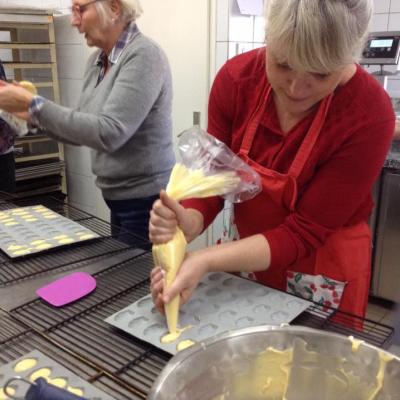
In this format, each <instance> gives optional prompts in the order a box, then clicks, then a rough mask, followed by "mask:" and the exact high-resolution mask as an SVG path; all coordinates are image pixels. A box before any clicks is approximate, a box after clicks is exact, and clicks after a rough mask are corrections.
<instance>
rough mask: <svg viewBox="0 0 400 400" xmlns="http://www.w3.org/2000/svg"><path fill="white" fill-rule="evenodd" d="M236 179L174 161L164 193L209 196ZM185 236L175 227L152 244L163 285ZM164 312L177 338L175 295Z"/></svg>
mask: <svg viewBox="0 0 400 400" xmlns="http://www.w3.org/2000/svg"><path fill="white" fill-rule="evenodd" d="M239 183H240V178H239V177H238V176H237V174H236V173H235V172H234V171H223V172H219V173H215V174H212V175H205V174H204V172H203V170H202V169H188V168H186V167H185V166H184V165H183V164H179V163H178V164H176V165H175V166H174V168H173V170H172V172H171V176H170V179H169V182H168V185H167V189H166V192H167V194H168V195H169V196H170V197H171V198H173V199H175V200H178V201H180V200H184V199H188V198H193V197H196V198H200V197H210V196H217V195H222V194H226V193H229V192H230V191H232V190H234V189H235V188H236V187H237V185H238V184H239ZM186 245H187V242H186V239H185V235H184V234H183V232H182V231H181V230H180V229H179V228H178V229H177V231H176V233H175V235H174V237H173V239H172V240H170V241H169V242H167V243H163V244H157V245H153V249H152V251H153V258H154V264H155V265H158V266H161V268H162V269H163V270H164V271H165V273H166V275H165V288H168V287H170V286H171V285H172V283H173V281H174V280H175V277H176V275H177V273H178V271H179V268H180V266H181V264H182V261H183V259H184V257H185V253H186ZM165 315H166V317H167V325H168V330H169V338H174V339H177V338H178V337H179V335H180V331H179V330H178V315H179V295H178V296H176V297H175V298H173V299H172V300H171V301H170V302H169V303H168V304H166V305H165Z"/></svg>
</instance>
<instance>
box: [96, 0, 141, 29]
mask: <svg viewBox="0 0 400 400" xmlns="http://www.w3.org/2000/svg"><path fill="white" fill-rule="evenodd" d="M118 1H119V2H120V3H121V15H120V19H122V20H123V21H124V22H130V21H135V20H136V19H137V18H139V17H140V16H141V15H142V13H143V9H142V6H141V5H140V1H139V0H118ZM95 5H96V8H97V12H98V13H99V15H100V18H101V20H102V22H103V24H105V25H109V24H111V22H112V20H111V16H110V12H109V11H110V4H109V2H108V1H98V2H97V3H95Z"/></svg>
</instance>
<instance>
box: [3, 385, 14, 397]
mask: <svg viewBox="0 0 400 400" xmlns="http://www.w3.org/2000/svg"><path fill="white" fill-rule="evenodd" d="M7 392H8V393H10V395H11V396H14V395H15V389H14V388H12V387H8V390H7ZM8 399H9V397H8V396H7V395H6V394H5V393H4V389H3V388H0V400H8Z"/></svg>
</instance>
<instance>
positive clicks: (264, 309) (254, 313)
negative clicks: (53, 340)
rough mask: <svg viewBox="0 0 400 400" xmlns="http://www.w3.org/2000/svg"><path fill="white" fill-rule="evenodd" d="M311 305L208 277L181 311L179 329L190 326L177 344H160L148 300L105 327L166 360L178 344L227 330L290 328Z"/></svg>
mask: <svg viewBox="0 0 400 400" xmlns="http://www.w3.org/2000/svg"><path fill="white" fill-rule="evenodd" d="M310 305H312V303H310V302H308V301H306V300H303V299H300V298H297V297H294V296H292V295H289V294H286V293H283V292H280V291H278V290H274V289H271V288H268V287H266V286H263V285H260V284H258V283H256V282H252V281H249V280H247V279H242V278H239V277H236V276H234V275H231V274H227V273H223V272H221V273H220V272H217V273H212V274H208V275H207V276H206V277H205V278H204V279H203V280H202V282H200V284H199V286H198V288H197V289H196V291H195V292H194V294H193V296H192V298H191V299H190V300H189V302H188V303H186V304H184V305H183V306H182V307H181V308H180V315H179V325H180V327H181V328H183V327H186V326H190V328H188V329H187V330H185V331H184V332H183V333H182V334H181V336H180V337H179V339H178V340H177V341H176V342H173V343H169V344H163V343H161V338H162V337H163V336H164V335H165V334H166V333H167V323H166V319H165V317H164V316H162V315H161V314H160V313H159V312H158V311H157V310H156V309H155V308H154V305H153V302H152V299H151V296H150V295H147V296H145V297H143V298H142V299H140V300H138V301H136V302H135V303H133V304H131V305H130V306H128V307H126V308H124V309H122V310H121V311H119V312H117V313H115V314H113V315H111V316H110V317H108V318H107V319H106V320H105V321H106V322H107V323H109V324H111V325H113V326H115V327H117V328H119V329H122V330H123V331H126V332H127V333H129V334H131V335H133V336H136V337H138V338H139V339H142V340H144V341H146V342H149V343H151V344H153V345H154V346H156V347H159V348H161V349H163V350H165V351H167V352H169V353H171V354H176V353H177V351H178V350H177V346H178V344H179V343H180V342H183V341H185V340H191V341H193V342H195V343H196V342H201V341H203V340H205V339H208V338H209V337H212V336H214V335H217V334H219V333H222V332H224V331H227V330H234V329H238V328H245V327H250V326H256V325H265V324H269V325H280V324H282V323H289V322H290V321H291V320H293V319H294V318H295V317H296V316H297V315H299V314H300V313H301V312H303V311H304V310H306V309H307V308H308V307H309V306H310Z"/></svg>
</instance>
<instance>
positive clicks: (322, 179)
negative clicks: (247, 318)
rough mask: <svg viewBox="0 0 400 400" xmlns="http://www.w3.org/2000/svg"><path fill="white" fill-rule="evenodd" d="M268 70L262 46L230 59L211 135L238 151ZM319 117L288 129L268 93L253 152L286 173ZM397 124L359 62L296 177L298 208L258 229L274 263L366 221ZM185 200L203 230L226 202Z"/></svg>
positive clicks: (213, 105) (212, 113)
mask: <svg viewBox="0 0 400 400" xmlns="http://www.w3.org/2000/svg"><path fill="white" fill-rule="evenodd" d="M265 73H266V72H265V49H261V50H260V49H257V50H253V51H250V52H248V53H245V54H242V55H240V56H237V57H235V58H233V59H231V60H229V61H228V62H227V63H226V64H225V65H224V66H223V67H222V69H221V70H220V71H219V73H218V75H217V76H216V78H215V81H214V83H213V87H212V90H211V94H210V99H209V109H208V112H209V115H208V132H209V133H211V134H212V135H214V136H216V137H217V138H218V139H219V140H221V141H223V142H224V143H226V144H227V145H228V146H229V147H230V148H231V149H232V150H233V151H234V152H235V153H237V152H238V151H239V148H240V144H241V141H242V138H243V134H244V131H245V128H246V126H247V124H248V122H249V119H250V117H251V115H252V113H253V112H254V109H255V106H256V102H257V101H258V99H259V97H260V92H261V90H262V89H263V84H264V83H263V82H265V79H263V76H265ZM314 115H315V112H312V113H311V114H309V115H308V116H306V117H305V118H304V119H303V120H302V121H300V122H299V123H298V124H296V126H294V127H293V128H292V129H291V130H290V131H289V132H288V133H286V134H284V133H283V132H282V130H281V128H280V124H279V120H278V117H277V113H276V109H275V104H274V101H273V99H272V96H271V99H270V101H269V103H268V105H267V108H266V110H265V115H264V117H263V119H262V120H261V123H260V126H259V127H258V130H257V133H256V136H255V139H254V142H253V146H252V149H251V150H250V157H251V158H252V159H253V160H255V161H256V162H258V163H259V164H261V165H263V166H264V167H266V168H270V169H274V170H276V171H278V172H281V173H286V172H287V171H288V169H289V167H290V165H291V163H292V161H293V159H294V157H295V155H296V152H297V150H298V148H299V146H300V144H301V142H302V140H303V139H304V137H305V135H306V133H307V131H308V128H309V127H310V125H311V122H312V120H313V118H314ZM394 121H395V117H394V113H393V109H392V105H391V102H390V99H389V97H388V96H387V94H386V92H385V91H384V90H383V89H382V87H381V86H380V85H379V84H378V82H377V81H376V80H375V78H373V77H372V76H371V75H369V74H368V73H367V72H366V71H364V70H363V69H362V68H361V67H360V66H357V71H356V73H355V75H354V76H353V77H352V79H351V80H350V81H349V82H347V83H346V84H345V85H344V86H341V87H338V88H337V89H336V90H335V94H334V97H333V100H332V103H331V106H330V109H329V112H328V115H327V118H326V122H325V124H324V126H323V129H322V131H321V134H320V136H319V138H318V140H317V142H316V144H315V146H314V149H313V151H312V153H311V155H310V158H309V160H308V161H307V162H306V164H305V166H304V168H303V171H302V173H301V175H300V176H299V178H298V188H299V197H298V201H297V203H296V207H295V211H294V212H293V213H291V214H290V215H288V217H287V218H286V219H285V221H284V222H283V223H282V224H281V225H279V226H277V227H276V228H274V229H271V230H267V231H264V232H260V233H261V234H263V235H264V236H265V237H266V239H267V240H268V242H269V245H270V248H271V265H270V268H280V269H282V268H284V269H286V268H288V267H289V266H290V265H291V264H292V263H294V262H295V261H296V260H298V259H300V258H302V257H304V256H308V255H309V254H310V253H311V252H312V251H313V250H314V249H315V248H317V247H319V246H321V245H322V244H324V242H325V240H326V239H327V237H328V236H329V235H330V234H331V233H333V232H334V231H336V230H338V229H340V228H342V227H345V226H351V225H353V224H356V223H358V222H360V221H363V220H367V218H368V216H369V214H370V212H371V210H372V207H373V201H372V196H371V188H372V185H373V183H374V181H375V180H376V178H377V176H378V175H379V173H380V170H381V168H382V165H383V163H384V160H385V156H386V154H387V151H388V148H389V146H390V143H391V140H392V136H393V132H394ZM184 205H185V207H187V208H195V209H197V210H199V211H200V212H201V213H202V214H203V215H204V220H205V227H206V226H208V225H209V224H210V223H211V222H212V220H213V219H214V218H215V216H216V215H217V214H218V212H219V211H220V210H221V208H222V206H223V201H222V199H220V198H210V199H202V200H200V199H191V200H187V201H185V202H184ZM254 212H257V210H254Z"/></svg>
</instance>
